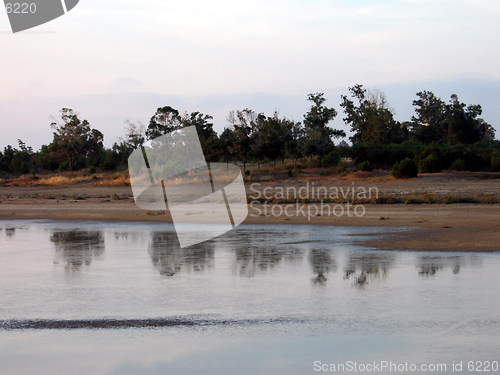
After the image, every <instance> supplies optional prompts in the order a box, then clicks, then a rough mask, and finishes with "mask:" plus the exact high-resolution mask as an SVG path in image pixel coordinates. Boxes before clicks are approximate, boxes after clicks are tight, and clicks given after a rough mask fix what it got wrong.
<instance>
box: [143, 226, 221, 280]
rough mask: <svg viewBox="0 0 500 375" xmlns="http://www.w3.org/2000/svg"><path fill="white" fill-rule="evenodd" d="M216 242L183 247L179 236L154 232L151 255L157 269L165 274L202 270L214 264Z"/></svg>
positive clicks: (150, 249)
mask: <svg viewBox="0 0 500 375" xmlns="http://www.w3.org/2000/svg"><path fill="white" fill-rule="evenodd" d="M214 246H215V245H214V242H213V241H206V242H203V243H199V244H196V245H194V246H190V247H187V248H184V249H181V247H180V245H179V241H178V240H177V236H176V235H175V234H174V233H168V232H153V235H152V238H151V242H150V244H149V255H150V257H151V261H152V262H153V265H154V266H155V267H156V269H157V270H158V271H159V272H160V274H161V275H164V276H174V275H175V274H177V273H179V272H181V271H186V272H202V271H205V270H206V269H208V268H212V267H213V265H214Z"/></svg>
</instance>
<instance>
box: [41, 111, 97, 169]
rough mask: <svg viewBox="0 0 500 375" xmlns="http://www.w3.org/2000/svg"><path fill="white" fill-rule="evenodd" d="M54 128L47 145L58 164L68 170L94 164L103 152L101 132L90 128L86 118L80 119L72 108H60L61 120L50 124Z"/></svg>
mask: <svg viewBox="0 0 500 375" xmlns="http://www.w3.org/2000/svg"><path fill="white" fill-rule="evenodd" d="M51 126H52V128H53V129H54V130H55V131H54V133H53V135H54V139H53V141H52V143H51V144H50V145H49V149H50V151H51V152H52V153H53V154H54V155H55V157H56V158H57V160H58V161H59V163H60V166H62V167H64V168H67V169H69V170H73V169H78V168H82V167H85V166H89V165H92V166H96V164H98V163H99V158H100V156H101V155H102V152H103V149H104V147H103V139H104V136H103V134H102V133H101V132H100V131H99V130H96V129H92V128H91V126H90V124H89V122H88V121H87V120H83V121H82V120H80V118H79V117H78V114H77V113H76V112H74V111H73V110H72V109H69V108H63V109H62V110H61V121H59V120H55V121H54V122H53V123H52V124H51Z"/></svg>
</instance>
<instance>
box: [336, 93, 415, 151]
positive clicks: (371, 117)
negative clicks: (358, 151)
mask: <svg viewBox="0 0 500 375" xmlns="http://www.w3.org/2000/svg"><path fill="white" fill-rule="evenodd" d="M349 91H350V92H351V96H352V98H353V99H354V100H355V101H356V103H355V102H354V101H353V100H351V99H349V98H348V97H347V96H345V95H342V96H341V97H342V103H341V104H340V106H341V107H342V108H343V109H344V113H345V115H346V117H344V121H345V123H346V124H348V125H350V126H351V130H352V131H353V133H354V135H353V136H352V137H351V138H350V139H351V141H352V142H353V143H359V142H369V143H375V144H385V143H401V142H402V141H404V140H405V139H406V138H407V132H406V130H405V128H404V127H402V126H401V124H400V123H399V122H397V121H395V120H394V115H393V113H392V112H391V110H390V109H389V108H388V107H387V103H386V99H385V96H384V95H383V94H382V93H378V94H373V93H369V92H367V90H366V89H364V88H363V85H359V84H358V85H354V86H353V87H349Z"/></svg>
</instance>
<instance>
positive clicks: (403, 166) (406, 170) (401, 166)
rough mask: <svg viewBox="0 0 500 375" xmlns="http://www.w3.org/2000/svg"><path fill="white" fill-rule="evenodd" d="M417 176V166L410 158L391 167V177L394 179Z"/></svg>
mask: <svg viewBox="0 0 500 375" xmlns="http://www.w3.org/2000/svg"><path fill="white" fill-rule="evenodd" d="M417 174H418V168H417V165H416V164H415V162H414V161H413V160H412V159H410V158H406V159H403V160H401V161H400V162H397V163H395V164H394V166H393V167H392V175H393V176H394V177H396V178H413V177H417Z"/></svg>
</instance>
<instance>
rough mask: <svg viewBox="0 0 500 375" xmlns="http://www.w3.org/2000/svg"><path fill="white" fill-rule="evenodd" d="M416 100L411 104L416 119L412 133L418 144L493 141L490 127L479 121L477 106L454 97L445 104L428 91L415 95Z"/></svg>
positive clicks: (479, 107)
mask: <svg viewBox="0 0 500 375" xmlns="http://www.w3.org/2000/svg"><path fill="white" fill-rule="evenodd" d="M417 96H418V99H417V100H414V101H413V105H414V106H415V112H416V116H413V117H412V121H413V122H414V125H413V129H412V133H413V136H414V137H415V138H416V139H417V140H418V141H420V142H423V143H427V144H428V143H431V142H439V143H447V144H457V143H463V144H471V143H475V142H480V141H490V140H493V139H494V137H495V130H494V129H493V127H492V126H491V125H490V124H488V123H487V122H485V121H484V120H483V119H481V118H479V117H478V116H480V115H481V113H482V108H481V106H480V105H468V106H467V105H466V104H464V103H461V102H460V101H459V99H458V96H457V95H455V94H453V95H451V99H450V102H449V103H448V104H446V103H445V102H444V101H443V100H441V99H440V98H438V97H436V96H435V95H434V94H433V93H432V92H430V91H422V92H418V93H417Z"/></svg>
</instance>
